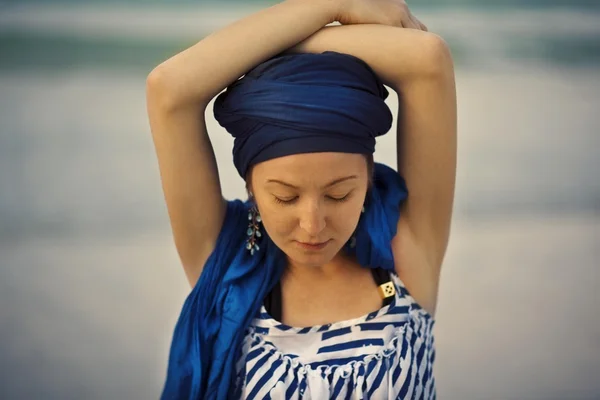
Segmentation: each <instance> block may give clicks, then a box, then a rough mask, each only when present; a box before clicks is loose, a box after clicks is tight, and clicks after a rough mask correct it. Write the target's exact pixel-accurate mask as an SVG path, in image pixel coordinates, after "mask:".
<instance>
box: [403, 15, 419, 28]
mask: <svg viewBox="0 0 600 400" xmlns="http://www.w3.org/2000/svg"><path fill="white" fill-rule="evenodd" d="M402 27H403V28H410V29H419V28H418V26H417V25H415V23H414V22H413V20H412V19H411V18H410V16H409V17H407V18H406V19H403V20H402Z"/></svg>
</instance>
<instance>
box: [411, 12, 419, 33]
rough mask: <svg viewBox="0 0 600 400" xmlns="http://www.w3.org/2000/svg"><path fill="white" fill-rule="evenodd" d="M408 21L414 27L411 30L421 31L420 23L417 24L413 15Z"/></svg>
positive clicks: (417, 21)
mask: <svg viewBox="0 0 600 400" xmlns="http://www.w3.org/2000/svg"><path fill="white" fill-rule="evenodd" d="M410 21H411V22H412V23H413V25H414V28H413V29H417V30H421V22H419V20H418V19H417V18H416V17H415V16H414V15H411V16H410Z"/></svg>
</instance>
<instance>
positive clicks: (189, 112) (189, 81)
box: [147, 0, 416, 286]
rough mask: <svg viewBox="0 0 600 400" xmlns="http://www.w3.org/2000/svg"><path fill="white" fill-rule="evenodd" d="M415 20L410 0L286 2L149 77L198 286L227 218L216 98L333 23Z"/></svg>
mask: <svg viewBox="0 0 600 400" xmlns="http://www.w3.org/2000/svg"><path fill="white" fill-rule="evenodd" d="M410 17H411V16H410V14H409V13H407V9H406V5H405V3H404V1H403V0H286V1H284V2H282V3H279V4H277V5H275V6H272V7H270V8H267V9H265V10H262V11H260V12H257V13H255V14H253V15H251V16H249V17H246V18H244V19H242V20H240V21H237V22H235V23H234V24H232V25H230V26H228V27H226V28H224V29H222V30H220V31H217V32H215V33H213V34H212V35H210V36H208V37H206V38H205V39H204V40H202V41H200V42H198V43H197V44H195V45H194V46H192V47H190V48H188V49H186V50H184V51H182V52H181V53H179V54H177V55H175V56H174V57H172V58H170V59H168V60H167V61H165V62H163V63H162V64H160V65H159V66H157V67H156V68H155V69H154V70H153V71H152V72H151V73H150V75H149V76H148V79H147V108H148V115H149V120H150V126H151V131H152V137H153V140H154V145H155V149H156V154H157V157H158V163H159V169H160V175H161V180H162V186H163V192H164V196H165V200H166V203H167V209H168V212H169V218H170V222H171V228H172V231H173V236H174V240H175V245H176V248H177V252H178V254H179V256H180V259H181V261H182V264H183V266H184V269H185V272H186V275H187V277H188V280H189V282H190V284H191V285H192V286H193V285H194V284H195V283H196V281H197V280H198V278H199V276H200V274H201V271H202V268H203V266H204V264H205V262H206V260H207V258H208V257H209V255H210V253H211V252H212V251H213V249H214V247H215V244H216V240H217V237H218V235H219V232H220V230H221V227H222V224H223V219H224V214H225V202H224V200H223V198H222V193H221V187H220V183H219V175H218V171H217V165H216V162H215V156H214V153H213V149H212V146H211V143H210V140H209V138H208V135H207V132H206V124H205V121H204V112H205V109H206V106H207V104H208V103H209V102H210V100H211V99H212V98H213V97H214V96H215V95H216V94H218V93H219V92H221V91H222V90H223V89H224V88H225V87H227V86H228V85H229V84H230V83H231V82H233V81H234V80H236V79H238V78H239V77H240V76H241V75H243V74H244V73H246V72H247V71H248V70H250V69H251V68H253V67H254V66H256V65H257V64H259V63H261V62H263V61H265V60H267V59H269V58H270V57H272V56H274V55H276V54H278V53H280V52H282V51H284V50H285V49H287V48H289V47H291V46H294V45H295V44H297V43H299V42H301V41H302V40H304V39H306V38H308V37H309V36H311V35H312V34H314V33H315V32H317V31H318V30H319V29H321V28H323V27H324V26H325V25H327V24H329V23H330V22H333V21H335V20H345V21H348V22H353V23H382V24H386V23H387V24H401V25H402V26H411V24H416V22H411V21H412V19H411V18H410ZM407 18H408V19H407ZM414 26H416V25H414Z"/></svg>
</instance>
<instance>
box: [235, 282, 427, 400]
mask: <svg viewBox="0 0 600 400" xmlns="http://www.w3.org/2000/svg"><path fill="white" fill-rule="evenodd" d="M390 275H391V276H392V280H393V282H394V284H395V286H396V295H395V297H394V299H393V300H392V302H391V303H390V304H389V305H387V306H385V307H383V308H381V309H379V310H377V311H374V312H372V313H370V314H368V315H365V316H363V317H359V318H356V319H352V320H348V321H341V322H336V323H333V324H327V325H321V326H313V327H307V328H294V327H290V326H287V325H284V324H282V323H280V322H278V321H276V320H274V319H273V318H272V317H271V316H270V315H269V314H268V313H267V312H266V309H265V307H264V306H263V307H262V308H261V310H260V312H259V315H257V316H256V317H255V318H254V320H253V321H252V323H251V325H250V327H249V328H248V330H247V332H246V337H245V340H244V343H243V346H242V349H241V353H240V354H241V355H240V357H239V359H238V362H237V381H236V386H235V388H234V397H235V398H244V399H313V400H321V399H435V396H436V391H435V380H434V377H433V374H432V372H433V361H434V358H435V348H434V341H433V335H432V329H433V325H434V319H433V318H432V317H431V316H430V314H428V313H427V312H426V311H425V310H423V309H422V308H420V307H419V305H418V304H417V303H416V302H415V300H414V299H413V298H412V297H411V296H410V294H409V293H408V291H407V290H406V288H405V287H404V284H403V283H402V281H401V280H400V278H399V277H398V275H397V274H395V273H391V274H390Z"/></svg>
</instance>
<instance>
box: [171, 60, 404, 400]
mask: <svg viewBox="0 0 600 400" xmlns="http://www.w3.org/2000/svg"><path fill="white" fill-rule="evenodd" d="M307 88H308V89H310V90H308V89H307ZM386 96H387V91H386V90H385V88H384V87H383V85H382V84H381V83H380V82H379V80H378V79H377V77H376V76H375V74H374V73H373V72H372V71H371V69H370V68H369V67H368V66H367V64H365V63H364V62H362V61H361V60H359V59H357V58H354V57H351V56H348V55H343V54H339V53H333V52H327V53H323V54H302V55H291V56H290V55H288V56H280V57H276V58H274V59H272V60H269V61H267V62H266V63H263V64H261V65H259V66H258V67H257V68H255V69H254V70H252V71H250V72H249V73H248V74H246V76H245V77H244V78H242V79H240V80H238V81H237V82H235V83H234V84H233V85H231V86H230V87H229V88H228V90H227V91H226V92H224V93H223V94H221V95H220V96H219V98H217V100H216V102H215V116H216V118H217V120H219V122H220V123H221V124H222V125H224V126H225V128H227V130H228V131H229V132H230V133H231V134H232V135H233V136H234V137H235V144H234V157H233V158H234V163H235V165H236V168H237V169H238V172H239V173H240V175H241V176H242V177H245V175H246V173H247V171H248V168H250V167H251V166H252V165H254V164H256V163H257V162H261V161H265V160H268V159H271V158H275V157H281V156H284V155H289V154H298V153H303V152H304V153H305V152H318V151H337V152H348V153H361V154H369V153H372V152H373V151H374V146H375V136H378V135H382V134H385V133H386V132H387V130H389V128H390V125H391V113H390V112H389V109H388V108H387V106H386V105H385V103H384V99H385V97H386ZM406 196H407V190H406V186H405V183H404V181H403V179H402V178H401V177H400V176H399V175H398V173H397V172H396V171H394V170H392V169H391V168H389V167H387V166H385V165H382V164H377V163H376V164H375V171H374V179H373V186H372V187H371V189H370V190H369V191H368V193H367V198H366V201H365V203H366V205H367V206H366V210H365V213H364V214H363V215H362V216H361V218H360V221H359V223H358V226H357V229H356V233H355V237H356V246H355V247H354V248H350V247H349V246H346V248H345V251H348V252H349V253H350V254H351V255H354V256H355V257H356V259H357V260H358V262H359V263H360V264H361V265H362V266H364V267H370V268H376V267H381V268H384V269H387V270H393V268H394V259H393V254H392V249H391V240H392V238H393V237H394V236H395V234H396V226H397V222H398V218H399V216H400V205H401V203H402V201H403V200H404V199H405V198H406ZM249 207H250V205H249V204H248V203H243V202H241V201H240V200H236V201H233V202H229V203H228V207H227V213H226V216H225V222H224V224H223V228H222V230H221V232H220V234H219V238H218V239H217V243H216V247H215V249H214V251H213V253H212V254H211V256H210V257H209V259H208V260H207V262H206V264H205V266H204V269H203V271H202V274H201V276H200V279H199V280H198V282H197V284H196V286H195V287H194V289H193V290H192V292H191V293H190V294H189V296H188V297H187V299H186V301H185V303H184V305H183V310H182V312H181V315H180V317H179V320H178V322H177V325H176V327H175V332H174V334H173V340H172V344H171V352H170V356H169V365H168V371H167V380H166V383H165V386H164V389H163V393H162V397H161V399H163V400H167V399H177V400H181V399H189V400H192V399H194V400H197V399H219V400H220V399H227V398H229V397H230V396H231V395H232V393H231V388H232V385H233V380H234V378H235V372H236V371H235V364H236V361H237V358H238V357H239V355H240V349H241V344H242V341H243V338H244V334H245V332H246V329H247V328H248V326H249V325H250V322H251V320H252V318H254V316H255V315H256V313H257V312H258V311H259V309H260V307H261V304H262V302H263V299H264V297H265V296H266V295H267V293H268V292H269V291H270V290H271V289H272V288H273V286H274V285H275V283H276V282H277V281H278V280H279V279H280V278H281V274H282V272H283V269H284V268H285V266H286V257H285V254H284V253H283V252H282V251H281V250H280V249H279V248H277V246H276V245H275V244H274V243H273V242H272V241H271V240H270V239H269V237H268V235H266V233H265V235H264V237H263V240H262V242H261V243H260V245H261V246H260V247H261V250H260V251H259V252H256V253H255V254H254V255H250V253H249V252H248V251H247V250H246V248H245V246H244V245H245V240H246V227H247V225H248V218H247V216H248V210H249Z"/></svg>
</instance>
